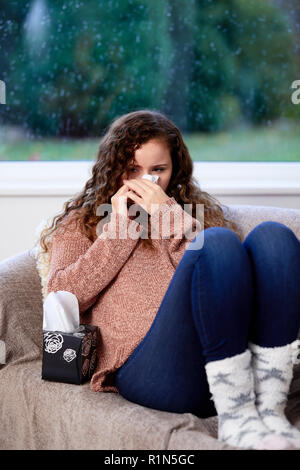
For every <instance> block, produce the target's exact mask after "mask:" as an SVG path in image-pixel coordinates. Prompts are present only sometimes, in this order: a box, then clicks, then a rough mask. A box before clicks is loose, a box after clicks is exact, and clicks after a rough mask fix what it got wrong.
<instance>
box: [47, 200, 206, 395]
mask: <svg viewBox="0 0 300 470" xmlns="http://www.w3.org/2000/svg"><path fill="white" fill-rule="evenodd" d="M172 213H173V214H174V219H173V217H172V215H171V214H172ZM166 216H167V217H170V220H171V224H170V225H169V224H167V227H168V228H167V230H166V226H165V225H164V224H163V223H161V224H160V225H159V226H158V225H157V224H156V225H155V226H156V227H157V228H158V239H152V242H153V244H154V246H155V248H156V250H155V252H150V251H149V250H148V249H147V248H144V247H143V246H141V236H140V234H141V229H142V227H141V225H139V224H138V223H137V222H136V221H135V220H131V219H130V218H129V217H126V216H125V215H120V214H118V213H115V212H112V213H111V216H110V220H109V222H107V223H105V225H104V226H103V230H102V232H101V234H100V235H99V236H98V237H97V238H96V239H95V241H94V242H92V241H90V240H89V239H88V238H87V237H86V236H85V235H84V234H83V232H82V231H81V230H80V228H76V229H74V228H72V230H71V229H70V230H68V228H69V227H70V225H69V222H70V220H72V212H71V213H70V214H69V215H68V217H67V218H66V221H65V222H64V225H65V227H66V229H65V232H63V234H61V233H60V231H59V229H58V230H57V231H56V232H54V235H53V237H52V239H51V245H50V273H49V278H48V284H47V289H48V293H50V292H51V291H53V292H56V291H58V290H65V291H69V292H72V293H73V294H75V295H76V297H77V299H78V303H79V310H80V322H81V323H86V324H92V325H97V326H98V327H99V330H100V344H99V347H98V351H97V352H98V365H97V368H96V370H95V372H94V374H93V377H92V379H91V384H90V387H91V389H92V390H94V391H96V392H98V391H103V392H106V391H112V392H117V393H118V390H117V388H116V387H115V386H114V385H113V379H114V373H115V371H116V369H118V368H119V367H121V366H122V365H123V364H124V363H125V361H126V360H127V359H128V357H129V356H130V354H131V353H132V351H133V350H134V349H135V347H136V346H137V345H138V344H139V343H140V341H141V340H142V339H143V338H144V336H145V335H146V333H147V331H148V330H149V328H150V326H151V324H152V322H153V320H154V317H155V315H156V313H157V311H158V309H159V306H160V304H161V301H162V299H163V296H164V294H165V292H166V290H167V288H168V285H169V283H170V280H171V278H172V276H173V274H174V272H175V269H176V267H177V265H178V263H179V261H180V260H181V258H182V256H183V253H184V251H185V249H186V247H187V245H188V244H189V243H190V241H191V239H192V238H193V236H196V234H197V233H199V232H200V231H201V230H202V229H203V227H202V224H201V223H200V222H199V221H198V220H196V219H194V218H193V217H191V216H190V215H189V214H188V213H187V212H186V211H184V210H183V209H182V207H181V206H180V205H179V204H178V203H177V202H176V200H175V199H174V198H173V197H170V198H169V199H168V200H167V201H166V202H164V203H162V204H159V205H158V208H157V209H156V211H155V213H153V214H152V216H151V217H150V224H151V221H154V220H155V221H157V220H158V217H159V218H160V221H163V220H166V219H165V217H166ZM167 220H169V219H167ZM66 222H67V223H66ZM118 224H120V225H118ZM129 226H130V232H129ZM150 227H151V225H150ZM116 228H117V232H114V230H115V229H116ZM121 229H122V230H123V232H120V230H121ZM124 230H125V231H126V233H130V234H131V233H133V232H135V233H137V234H138V235H137V237H136V239H133V238H134V237H133V236H132V235H130V236H128V238H127V239H122V236H123V235H121V237H119V236H120V233H124ZM190 230H193V233H194V235H193V236H191V235H190V233H191V232H188V231H190ZM113 233H117V237H116V238H113ZM187 234H188V235H187ZM185 235H187V237H188V238H186V236H185ZM164 237H165V238H164Z"/></svg>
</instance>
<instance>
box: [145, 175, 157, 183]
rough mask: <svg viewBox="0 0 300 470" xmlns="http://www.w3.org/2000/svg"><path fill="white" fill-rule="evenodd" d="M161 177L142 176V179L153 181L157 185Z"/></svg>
mask: <svg viewBox="0 0 300 470" xmlns="http://www.w3.org/2000/svg"><path fill="white" fill-rule="evenodd" d="M158 178H159V176H158V175H144V176H142V179H145V180H149V181H153V183H156V184H157V181H158Z"/></svg>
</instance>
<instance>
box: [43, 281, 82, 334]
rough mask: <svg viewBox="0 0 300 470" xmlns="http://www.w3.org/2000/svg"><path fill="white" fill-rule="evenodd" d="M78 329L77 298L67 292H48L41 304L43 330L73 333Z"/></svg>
mask: <svg viewBox="0 0 300 470" xmlns="http://www.w3.org/2000/svg"><path fill="white" fill-rule="evenodd" d="M78 327H79V304H78V299H77V297H76V296H75V295H74V294H72V293H71V292H68V291H63V290H59V291H57V292H50V294H48V295H47V297H46V300H45V302H44V304H43V330H44V331H62V332H64V333H73V332H74V331H75V330H77V329H78Z"/></svg>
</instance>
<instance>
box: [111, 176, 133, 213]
mask: <svg viewBox="0 0 300 470" xmlns="http://www.w3.org/2000/svg"><path fill="white" fill-rule="evenodd" d="M129 196H130V194H129V188H128V186H127V185H126V184H124V185H123V186H121V187H120V188H119V189H118V191H117V192H116V193H115V194H114V195H113V196H112V197H111V199H110V200H111V205H112V212H116V213H119V214H123V215H125V217H128V208H127V198H129Z"/></svg>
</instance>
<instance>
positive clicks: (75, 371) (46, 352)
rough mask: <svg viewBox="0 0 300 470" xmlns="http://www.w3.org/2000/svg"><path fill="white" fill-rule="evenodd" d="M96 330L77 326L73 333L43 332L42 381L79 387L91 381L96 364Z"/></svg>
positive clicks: (90, 326) (85, 326)
mask: <svg viewBox="0 0 300 470" xmlns="http://www.w3.org/2000/svg"><path fill="white" fill-rule="evenodd" d="M97 330H98V327H97V326H92V325H80V326H79V327H78V328H77V330H76V331H74V332H73V333H65V332H63V331H44V332H43V334H44V341H43V364H42V379H45V380H53V381H55V382H66V383H71V384H78V385H79V384H82V383H83V382H85V381H86V380H90V378H91V377H92V375H93V372H94V370H95V367H96V362H97V350H96V346H97V339H98V338H97V335H98V332H97Z"/></svg>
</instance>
